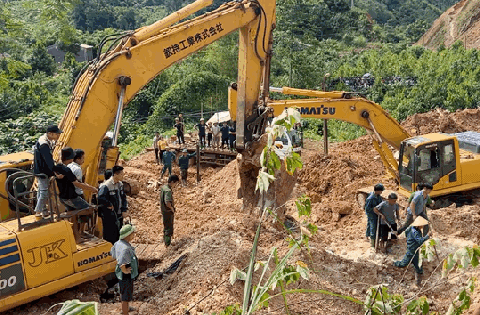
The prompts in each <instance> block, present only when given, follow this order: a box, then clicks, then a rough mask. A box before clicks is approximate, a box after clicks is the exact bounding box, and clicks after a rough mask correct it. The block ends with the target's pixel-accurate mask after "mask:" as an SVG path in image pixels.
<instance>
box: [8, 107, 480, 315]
mask: <svg viewBox="0 0 480 315" xmlns="http://www.w3.org/2000/svg"><path fill="white" fill-rule="evenodd" d="M442 121H444V122H445V123H443V125H442V123H441V122H442ZM439 122H440V123H439ZM403 126H404V127H405V128H406V129H407V130H408V131H409V132H410V130H409V129H417V130H418V132H421V133H428V132H437V131H441V132H458V131H464V130H475V131H480V112H479V111H478V110H466V111H459V112H455V113H447V112H444V111H433V112H430V113H426V114H418V115H414V116H413V117H410V118H409V119H407V120H406V121H405V122H404V123H403ZM442 126H443V127H442ZM302 159H303V162H304V167H303V169H302V170H301V171H299V172H298V181H297V184H296V186H295V187H294V188H293V189H292V190H293V193H292V197H291V199H290V200H289V202H288V205H287V208H288V209H287V214H289V215H291V216H294V214H295V212H296V210H295V207H294V201H295V199H296V198H297V197H298V196H300V195H302V194H304V193H305V194H307V195H308V196H310V198H311V200H312V216H311V219H312V221H313V222H314V223H316V224H317V225H318V226H319V231H318V233H317V234H316V235H315V236H313V237H312V238H311V239H310V251H308V252H307V251H302V252H299V253H298V254H296V255H295V256H294V257H292V263H293V262H295V261H303V262H305V263H307V264H308V265H309V267H310V268H311V270H312V272H311V277H310V280H308V281H304V280H302V281H301V282H300V283H299V284H298V287H300V288H306V289H325V290H328V291H331V292H334V293H337V294H343V295H349V296H353V297H355V298H358V299H359V300H362V301H363V300H364V299H365V292H366V290H367V289H368V288H369V287H371V286H373V285H377V284H379V283H385V284H388V285H389V286H390V290H391V291H394V292H395V293H401V294H404V295H406V296H412V294H413V292H414V291H412V288H411V287H410V284H411V282H412V280H413V271H412V270H408V272H407V273H406V276H405V279H404V280H403V281H400V280H401V279H402V278H403V275H404V273H405V270H403V269H401V270H400V269H397V268H394V267H393V266H392V262H393V260H398V259H401V258H402V256H403V255H404V253H405V247H406V245H405V238H404V236H402V237H401V238H400V239H399V240H398V242H397V243H396V244H395V245H394V247H393V248H392V250H391V251H390V255H389V256H386V255H382V254H377V255H376V254H375V253H373V252H372V251H371V250H370V244H369V242H368V241H366V240H365V237H364V235H365V226H366V219H365V215H364V211H363V209H360V208H359V207H358V206H357V201H356V191H357V189H359V188H363V187H365V186H373V185H374V184H376V183H378V182H382V183H383V184H384V185H385V186H386V188H388V189H396V188H397V186H396V185H395V183H394V182H393V181H391V180H388V179H387V178H386V176H385V172H384V169H383V165H382V162H381V160H380V159H379V156H378V154H377V152H376V151H375V149H374V148H373V145H372V141H371V138H370V137H369V136H364V137H361V138H359V139H357V140H354V141H348V142H344V143H338V144H332V145H331V147H330V155H329V156H324V154H323V153H322V152H319V151H318V150H309V149H306V150H303V151H302ZM124 166H125V173H126V180H135V181H137V182H138V184H139V186H140V187H139V188H140V192H139V194H138V195H136V196H134V197H128V202H129V208H130V211H131V214H132V220H133V223H134V224H135V225H136V226H137V228H138V233H137V236H136V239H135V243H143V244H158V247H157V249H158V251H159V253H157V254H158V255H156V256H158V257H160V258H159V259H157V260H155V261H153V262H149V263H148V264H147V265H145V262H143V265H142V266H141V267H142V268H141V270H142V273H141V274H140V277H139V280H138V281H137V282H136V287H135V302H134V303H133V306H134V307H136V308H137V309H138V311H137V312H134V313H133V314H142V315H143V314H145V315H146V314H172V315H173V314H185V310H186V309H187V308H189V307H191V306H193V305H194V304H195V303H197V302H199V301H201V302H199V303H198V305H196V306H195V307H193V309H192V310H191V311H190V314H192V315H193V314H204V313H209V314H211V313H214V312H219V311H221V310H222V309H224V308H225V307H226V306H228V305H231V304H235V303H241V301H242V299H241V297H242V294H243V289H242V288H243V284H242V283H241V282H238V283H236V284H235V285H233V286H232V285H230V283H229V282H228V277H229V274H230V271H231V270H232V269H233V268H234V267H237V268H239V269H242V268H243V267H245V266H246V265H247V263H248V261H249V257H250V250H251V246H252V241H253V238H254V234H255V230H256V227H257V226H258V216H257V215H256V214H252V213H250V212H249V211H247V210H246V209H243V202H242V200H240V199H237V184H238V183H237V180H238V177H237V162H236V161H232V162H231V163H230V164H228V165H227V166H225V167H223V168H213V167H205V168H204V167H202V169H201V174H200V175H201V178H202V181H201V182H200V183H197V182H196V170H195V168H193V167H191V168H190V169H189V171H188V184H187V186H186V187H182V186H180V185H178V186H175V187H174V188H173V194H174V199H175V207H176V215H175V232H174V241H173V244H172V246H170V247H168V248H165V247H164V246H163V245H161V244H162V233H163V223H162V217H161V213H160V207H159V200H158V199H159V194H158V191H159V188H160V186H161V183H159V182H160V181H161V179H160V172H161V166H158V165H156V163H155V158H154V154H153V152H148V153H145V154H142V155H140V156H138V157H136V158H135V159H132V160H131V161H128V162H125V163H124ZM173 173H175V174H178V173H179V169H178V167H177V166H176V165H175V166H174V167H173ZM165 179H166V176H165V177H164V178H163V183H164V182H165ZM252 185H254V182H252ZM429 215H430V217H431V218H432V220H433V222H434V231H435V237H436V238H439V239H440V240H441V242H440V244H439V246H438V252H439V255H440V257H441V258H443V257H444V256H445V255H446V254H448V253H450V252H452V251H455V250H456V249H457V248H459V247H460V246H465V245H470V244H473V241H475V242H476V241H478V228H477V227H480V207H479V206H478V205H470V206H464V207H462V208H454V207H450V208H444V209H440V210H432V211H431V212H430V213H429ZM294 217H295V216H294ZM402 217H404V211H403V210H402ZM297 218H298V217H297ZM403 220H404V218H403ZM272 221H273V220H272V218H268V220H266V221H265V222H264V224H263V228H262V235H261V238H260V242H259V250H258V257H257V258H258V260H265V259H266V258H267V257H268V255H269V253H270V251H271V249H272V247H273V246H275V247H276V248H277V249H278V253H279V256H283V255H284V254H285V253H286V252H287V251H288V250H289V246H288V241H287V238H288V237H289V235H288V234H287V233H286V232H285V231H279V230H277V229H276V228H275V227H274V225H273V224H272ZM182 255H186V259H185V260H183V261H182V263H181V264H180V266H179V268H178V269H177V270H176V271H175V272H174V273H173V274H171V275H168V276H166V277H164V278H163V279H153V278H149V277H147V273H148V272H159V271H163V270H165V269H166V268H167V267H168V266H170V265H171V264H172V263H173V262H174V261H176V260H177V259H178V258H179V257H181V256H182ZM435 267H436V263H425V266H424V269H425V274H426V275H427V276H429V275H431V274H432V273H433V270H434V269H435ZM410 269H411V268H410ZM439 276H440V274H439V273H438V271H437V274H434V275H433V277H432V282H433V281H436V280H437V279H438V277H439ZM459 279H460V278H459ZM458 281H460V280H458ZM458 281H457V282H454V281H452V282H449V283H445V284H442V285H440V286H438V287H436V288H434V289H433V290H431V291H429V292H428V295H429V298H430V299H432V300H433V301H434V302H435V307H436V310H438V311H439V312H440V313H444V312H445V311H446V310H447V308H448V306H449V302H450V301H451V300H453V299H454V297H455V296H456V294H457V293H458V292H457V291H458V288H459V286H460V285H461V284H460V283H459V282H458ZM105 287H106V284H105V281H103V280H95V281H93V282H88V283H85V284H82V285H81V286H79V287H77V288H76V290H72V291H68V290H67V291H63V292H61V293H58V294H57V295H56V296H52V297H48V298H44V299H42V300H41V301H40V302H34V303H30V304H27V305H25V306H22V307H21V308H17V309H14V310H11V311H9V312H7V313H6V314H8V315H13V314H16V315H26V314H31V313H43V312H45V311H46V310H47V308H48V306H50V305H51V304H53V303H58V302H61V301H63V300H65V299H72V298H80V299H81V300H90V301H91V300H97V301H99V294H100V293H101V292H103V290H104V289H105ZM204 297H206V298H205V299H204V300H202V299H203V298H204ZM473 300H474V302H478V301H479V300H480V296H475V297H474V299H473ZM288 301H289V303H290V304H291V310H290V311H291V313H292V314H293V313H295V314H362V313H364V312H363V311H362V307H361V306H359V305H356V304H354V303H351V302H346V301H344V300H341V299H338V298H335V297H329V296H325V295H318V296H312V295H300V294H296V295H292V296H289V297H288ZM282 307H283V300H282V299H281V297H278V298H275V299H273V300H272V301H271V303H270V306H269V308H268V309H266V310H264V311H261V312H259V314H283V313H284V311H283V309H282ZM119 309H120V303H118V302H115V303H112V304H101V305H100V314H102V315H103V314H118V312H119ZM46 314H54V313H53V312H50V313H46Z"/></svg>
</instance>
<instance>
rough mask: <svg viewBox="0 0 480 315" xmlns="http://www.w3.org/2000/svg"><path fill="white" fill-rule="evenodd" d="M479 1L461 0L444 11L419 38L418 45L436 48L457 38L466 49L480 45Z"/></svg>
mask: <svg viewBox="0 0 480 315" xmlns="http://www.w3.org/2000/svg"><path fill="white" fill-rule="evenodd" d="M479 35H480V3H479V2H478V1H476V0H462V1H459V2H458V3H456V4H455V5H453V6H452V7H450V8H449V9H448V10H447V11H445V12H444V13H443V14H442V15H441V16H440V17H439V18H438V19H437V20H435V22H433V25H432V27H431V28H430V29H429V30H428V31H427V32H426V33H425V34H424V35H423V36H422V37H421V38H420V40H419V41H418V42H417V44H418V45H423V46H425V47H427V48H430V49H438V48H439V47H440V46H441V45H442V44H443V45H445V46H446V47H450V46H451V45H452V44H454V43H455V42H456V41H457V40H461V41H463V43H464V45H465V47H466V48H467V49H470V48H478V47H480V41H479Z"/></svg>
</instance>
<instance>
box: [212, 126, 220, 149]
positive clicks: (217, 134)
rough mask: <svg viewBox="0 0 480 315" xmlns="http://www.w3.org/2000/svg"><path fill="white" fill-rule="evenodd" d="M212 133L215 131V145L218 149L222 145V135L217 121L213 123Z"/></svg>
mask: <svg viewBox="0 0 480 315" xmlns="http://www.w3.org/2000/svg"><path fill="white" fill-rule="evenodd" d="M212 133H213V147H214V148H217V149H218V148H219V147H220V136H221V135H220V126H219V125H218V123H217V122H215V123H213V127H212Z"/></svg>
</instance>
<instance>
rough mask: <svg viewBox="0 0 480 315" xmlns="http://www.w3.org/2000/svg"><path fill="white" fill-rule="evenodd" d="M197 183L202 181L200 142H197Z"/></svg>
mask: <svg viewBox="0 0 480 315" xmlns="http://www.w3.org/2000/svg"><path fill="white" fill-rule="evenodd" d="M196 151H197V152H196V153H197V183H198V182H200V144H199V143H198V142H197V148H196Z"/></svg>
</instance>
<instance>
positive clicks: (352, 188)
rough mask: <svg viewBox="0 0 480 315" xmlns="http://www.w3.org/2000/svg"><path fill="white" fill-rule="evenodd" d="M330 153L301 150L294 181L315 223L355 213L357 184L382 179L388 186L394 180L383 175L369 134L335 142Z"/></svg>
mask: <svg viewBox="0 0 480 315" xmlns="http://www.w3.org/2000/svg"><path fill="white" fill-rule="evenodd" d="M332 149H333V150H332V153H331V154H330V155H328V156H325V155H324V154H323V153H320V152H315V153H313V154H304V156H303V160H304V166H303V169H302V170H301V171H300V172H299V177H298V182H299V184H300V185H301V187H302V188H303V189H304V192H305V193H306V195H307V196H309V197H310V199H311V201H312V212H313V215H314V216H313V217H314V220H315V221H316V223H329V222H337V221H339V220H340V218H341V217H343V216H345V215H350V214H355V215H358V214H359V213H360V212H362V211H363V210H362V209H360V208H359V207H358V206H357V201H356V192H357V190H358V189H359V188H363V187H368V186H373V185H375V184H376V183H378V182H379V181H380V182H383V184H384V185H386V186H387V187H389V188H394V187H395V186H394V183H393V182H392V181H390V180H387V179H386V178H383V176H384V174H385V172H384V169H383V165H382V162H381V160H380V159H379V156H378V153H377V152H376V151H375V149H374V148H373V144H372V140H371V137H370V136H364V137H361V138H359V139H357V140H353V141H347V142H343V143H338V144H336V145H334V146H333V148H332Z"/></svg>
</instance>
